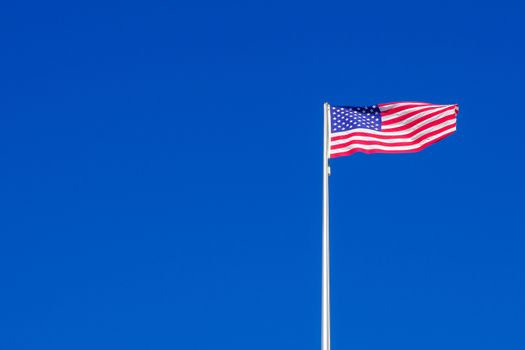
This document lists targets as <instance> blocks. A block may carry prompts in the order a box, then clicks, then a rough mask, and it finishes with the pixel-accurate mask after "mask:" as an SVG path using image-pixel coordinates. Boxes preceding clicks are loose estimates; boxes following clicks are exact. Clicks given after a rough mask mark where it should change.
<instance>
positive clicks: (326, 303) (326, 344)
mask: <svg viewBox="0 0 525 350" xmlns="http://www.w3.org/2000/svg"><path fill="white" fill-rule="evenodd" d="M329 118H330V105H329V104H328V103H327V102H325V104H324V128H323V130H324V143H323V290H322V299H323V301H322V332H321V335H322V339H321V343H322V346H321V350H330V233H329V225H328V224H329V221H328V219H329V217H328V207H329V202H328V176H330V166H329V165H328V151H329V146H328V141H329V139H328V138H329V133H330V130H329V125H330V119H329Z"/></svg>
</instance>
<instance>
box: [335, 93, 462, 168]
mask: <svg viewBox="0 0 525 350" xmlns="http://www.w3.org/2000/svg"><path fill="white" fill-rule="evenodd" d="M458 111H459V108H458V105H456V104H454V105H435V104H430V103H423V102H391V103H383V104H378V105H373V106H365V107H350V106H330V109H329V112H330V116H329V121H330V127H329V132H330V135H329V146H330V147H329V157H330V158H336V157H341V156H348V155H351V154H353V153H356V152H364V153H409V152H418V151H420V150H422V149H424V148H425V147H427V146H429V145H431V144H433V143H436V142H438V141H439V140H441V139H443V138H445V137H447V136H449V135H450V134H452V133H453V132H454V131H456V116H457V114H458Z"/></svg>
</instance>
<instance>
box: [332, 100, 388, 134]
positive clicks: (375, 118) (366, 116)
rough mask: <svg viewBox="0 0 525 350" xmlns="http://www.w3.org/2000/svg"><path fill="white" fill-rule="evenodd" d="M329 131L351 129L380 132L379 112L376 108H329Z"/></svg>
mask: <svg viewBox="0 0 525 350" xmlns="http://www.w3.org/2000/svg"><path fill="white" fill-rule="evenodd" d="M330 118H331V119H332V120H331V121H330V125H331V126H332V127H331V131H332V132H333V133H334V132H341V131H347V130H352V129H369V130H377V131H380V130H381V111H380V110H379V107H378V106H368V107H337V106H332V107H330Z"/></svg>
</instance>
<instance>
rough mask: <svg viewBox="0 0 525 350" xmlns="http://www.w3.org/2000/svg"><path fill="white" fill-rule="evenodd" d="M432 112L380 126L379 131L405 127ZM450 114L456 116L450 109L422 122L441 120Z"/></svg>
mask: <svg viewBox="0 0 525 350" xmlns="http://www.w3.org/2000/svg"><path fill="white" fill-rule="evenodd" d="M432 112H436V111H430V112H428V113H427V112H422V113H418V114H416V115H414V116H412V117H410V118H407V119H405V120H403V121H400V122H398V123H395V124H390V125H382V126H381V130H383V131H388V130H391V129H395V128H399V127H401V126H405V125H407V124H409V123H412V122H413V121H414V120H417V119H420V118H423V117H425V116H427V115H429V114H431V113H432ZM452 114H456V111H455V110H454V109H451V110H449V111H444V112H441V113H439V114H437V115H435V116H433V117H431V118H428V119H427V120H424V122H425V121H426V122H428V121H433V120H437V119H439V118H443V117H446V116H449V115H452Z"/></svg>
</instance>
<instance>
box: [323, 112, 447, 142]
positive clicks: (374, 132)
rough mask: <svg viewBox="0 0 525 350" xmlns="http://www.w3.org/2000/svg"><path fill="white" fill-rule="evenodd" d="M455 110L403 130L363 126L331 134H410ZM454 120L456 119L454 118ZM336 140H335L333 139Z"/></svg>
mask: <svg viewBox="0 0 525 350" xmlns="http://www.w3.org/2000/svg"><path fill="white" fill-rule="evenodd" d="M454 113H455V111H446V112H444V113H441V114H438V115H436V116H434V117H432V118H429V119H427V120H423V121H422V122H420V123H418V124H416V125H414V126H412V127H410V128H407V129H404V130H402V131H386V132H385V131H377V130H370V129H363V128H359V129H352V130H347V131H343V132H338V133H332V134H331V136H332V137H334V136H346V135H351V134H354V133H366V134H369V135H370V136H373V135H377V136H383V135H388V136H403V135H407V134H410V133H411V132H413V131H414V130H417V129H419V128H421V127H422V126H424V125H426V124H428V123H431V122H433V121H436V120H438V119H440V118H444V117H447V116H449V115H451V114H454ZM453 120H456V119H453ZM333 142H335V141H333Z"/></svg>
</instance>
